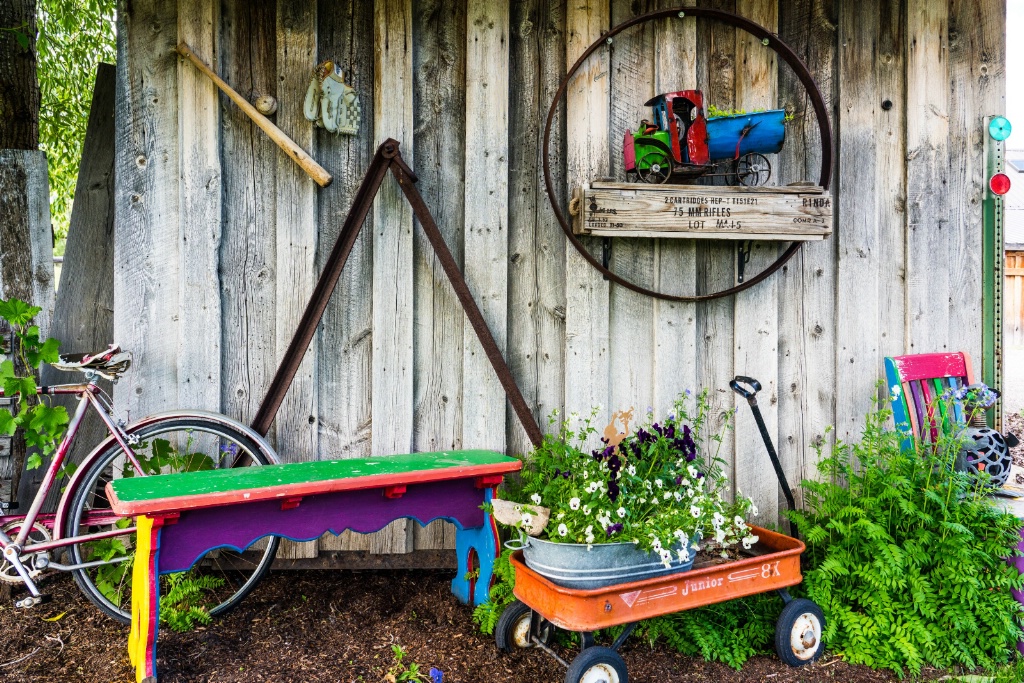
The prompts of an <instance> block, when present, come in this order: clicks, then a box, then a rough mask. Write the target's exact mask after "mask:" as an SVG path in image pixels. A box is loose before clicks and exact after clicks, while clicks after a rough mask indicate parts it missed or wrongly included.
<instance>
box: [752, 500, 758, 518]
mask: <svg viewBox="0 0 1024 683" xmlns="http://www.w3.org/2000/svg"><path fill="white" fill-rule="evenodd" d="M750 514H752V515H754V516H755V517H756V516H757V506H756V505H754V504H753V503H751V504H750Z"/></svg>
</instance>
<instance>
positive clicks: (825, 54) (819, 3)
mask: <svg viewBox="0 0 1024 683" xmlns="http://www.w3.org/2000/svg"><path fill="white" fill-rule="evenodd" d="M835 5H836V3H835V2H834V1H833V0H799V1H798V2H793V3H780V5H779V37H780V38H782V39H783V40H785V41H786V42H787V44H789V45H790V46H791V47H792V48H793V49H794V50H795V51H796V52H797V54H798V55H800V57H801V59H803V60H804V63H806V64H807V65H808V67H809V68H810V69H811V73H812V75H813V76H814V79H815V82H816V83H817V84H818V88H819V89H820V90H821V93H822V96H823V97H824V98H825V104H826V106H827V107H828V109H829V111H830V112H831V111H832V110H833V106H834V103H835V100H836V92H835V90H836V86H837V83H838V79H837V78H836V74H835V69H836V65H837V55H836V49H837V45H836V37H837V29H838V27H837V21H838V17H837V15H836V14H835V12H836V6H835ZM779 106H780V107H781V108H783V109H785V110H786V112H787V113H788V114H791V115H792V116H793V118H792V120H791V121H790V122H789V123H788V124H787V130H786V145H785V147H784V148H783V150H782V152H781V153H780V154H779V164H778V165H779V176H778V178H779V184H780V185H786V184H789V183H791V182H797V181H802V180H812V181H814V182H817V180H818V177H819V174H820V171H821V136H820V134H819V131H818V124H817V121H816V119H815V116H814V111H813V108H812V107H811V106H810V100H809V97H808V94H807V91H806V90H805V88H804V87H803V85H802V84H801V83H800V81H799V80H798V79H797V78H796V75H795V74H794V73H793V72H792V70H791V69H789V67H788V66H783V65H780V66H779ZM833 130H835V129H833ZM833 178H835V176H833ZM834 189H835V183H834V181H833V190H834ZM786 246H787V245H783V246H782V247H780V249H785V248H786ZM835 253H836V240H835V238H832V239H828V240H824V241H822V242H808V243H805V244H804V245H803V247H802V248H801V249H800V251H799V252H798V253H797V254H796V255H795V256H794V257H793V259H792V260H791V261H790V262H789V263H788V264H787V265H785V266H783V269H782V271H781V272H780V273H779V274H778V275H776V276H774V277H777V278H778V281H779V298H778V306H779V308H778V311H779V312H778V315H779V391H778V396H779V409H778V410H779V438H778V443H776V448H777V450H778V453H779V459H780V460H781V462H782V466H783V471H784V472H785V473H786V478H787V479H788V480H789V483H790V486H792V487H793V492H794V494H795V495H796V496H797V502H798V504H800V499H801V498H800V497H801V489H800V488H799V482H800V480H801V479H803V478H806V477H813V476H814V474H815V472H816V469H815V467H814V465H815V454H814V450H813V449H814V447H815V446H816V445H823V446H824V445H825V444H826V439H830V438H831V437H832V432H826V428H827V427H829V426H832V425H833V424H834V423H835V322H834V316H835V310H836V292H835V262H836V257H835ZM785 504H786V503H785V500H784V499H783V498H781V496H780V500H779V505H780V507H781V506H784V505H785Z"/></svg>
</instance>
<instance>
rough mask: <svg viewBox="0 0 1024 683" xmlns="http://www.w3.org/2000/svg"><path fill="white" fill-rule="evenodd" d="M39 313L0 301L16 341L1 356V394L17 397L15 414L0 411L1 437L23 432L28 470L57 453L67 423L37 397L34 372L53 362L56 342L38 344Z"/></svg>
mask: <svg viewBox="0 0 1024 683" xmlns="http://www.w3.org/2000/svg"><path fill="white" fill-rule="evenodd" d="M41 310H42V309H41V308H39V307H38V306H29V305H28V304H27V303H25V302H24V301H20V300H18V299H9V300H4V299H0V318H2V319H4V320H6V321H7V322H8V323H9V324H10V326H11V329H12V330H13V331H14V336H15V339H16V342H15V344H14V348H13V349H3V350H2V355H0V388H2V389H3V391H4V395H6V396H15V395H16V396H17V397H18V402H17V412H15V413H13V414H12V413H9V412H8V411H6V410H0V435H6V436H11V435H13V434H14V433H15V432H17V431H18V430H19V429H21V430H23V434H24V436H25V444H26V445H27V446H28V448H29V449H30V451H31V452H30V454H29V456H28V461H27V466H28V468H29V469H35V468H37V467H39V466H40V465H41V464H42V462H43V458H44V457H46V456H49V455H50V454H52V453H53V451H54V450H56V448H57V445H58V444H59V443H60V440H61V438H62V437H63V436H64V430H65V428H66V427H67V424H68V413H67V411H66V410H65V409H64V407H63V406H51V405H50V404H49V403H48V402H47V401H46V400H44V397H42V396H39V395H38V394H36V380H35V374H34V372H33V371H35V370H38V369H39V364H40V363H54V362H56V361H57V358H58V353H57V345H58V344H57V340H56V339H47V340H46V341H41V340H40V339H39V328H38V327H37V326H36V325H34V324H32V323H33V320H34V319H35V316H36V315H38V313H39V312H40V311H41ZM15 361H17V365H16V364H15ZM62 474H66V472H64V473H62Z"/></svg>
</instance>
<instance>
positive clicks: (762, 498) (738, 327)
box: [733, 0, 779, 525]
mask: <svg viewBox="0 0 1024 683" xmlns="http://www.w3.org/2000/svg"><path fill="white" fill-rule="evenodd" d="M736 12H737V13H738V14H740V15H741V16H744V17H747V18H748V19H750V20H751V21H754V22H756V23H758V24H760V25H761V26H764V27H765V28H767V29H768V30H769V31H772V32H775V31H777V29H778V22H779V16H778V5H777V4H776V2H775V1H774V0H737V2H736ZM777 81H778V78H777V73H776V55H775V52H774V51H772V50H770V49H768V48H767V47H765V46H764V45H762V44H761V41H759V40H757V39H756V38H755V37H754V36H752V35H750V34H748V33H746V32H744V31H737V32H736V108H737V109H744V110H747V111H750V110H755V109H769V108H771V107H774V106H775V103H776V101H777V99H778V97H777V90H778V85H777ZM774 161H775V162H776V164H775V165H776V166H777V165H778V164H777V159H774ZM773 175H774V174H773ZM769 182H770V183H771V184H776V183H777V179H774V178H773V179H772V180H770V181H769ZM750 247H751V249H750V260H749V262H748V263H747V264H746V268H745V276H746V277H751V276H752V275H754V274H756V273H759V272H761V271H762V270H764V269H765V268H767V267H768V266H770V265H771V264H772V262H774V261H775V259H776V258H777V257H778V245H776V244H774V243H770V242H752V243H751V244H750ZM778 283H779V281H778V278H777V277H771V278H768V279H767V280H766V281H764V282H762V283H760V284H758V285H755V286H754V287H752V288H751V289H748V290H746V291H743V292H740V293H739V294H737V295H736V304H735V310H734V318H733V320H734V326H733V329H734V331H735V337H734V344H735V346H734V351H733V362H734V368H735V371H736V374H738V375H747V376H750V377H754V378H756V379H757V380H758V381H760V382H761V386H762V387H763V391H762V392H761V394H760V396H759V400H758V406H759V407H760V409H761V414H762V415H763V416H764V421H765V424H766V425H767V426H768V433H769V434H770V435H771V438H772V441H773V442H774V443H778V433H779V432H778V425H779V418H778V368H779V365H778V336H779V318H778V310H779V304H778V292H779V284H778ZM767 458H768V455H767V453H765V449H764V444H763V442H762V440H761V435H760V432H759V431H758V428H757V425H756V424H754V418H753V415H751V414H750V411H749V410H746V409H745V406H741V409H740V410H739V411H738V414H737V416H736V461H735V462H736V465H735V467H736V479H735V482H736V489H737V491H742V492H743V493H744V495H747V496H749V497H750V498H751V499H752V500H753V501H754V504H755V505H756V506H757V508H758V514H757V515H755V516H754V520H755V521H756V523H758V524H772V525H773V524H777V523H778V514H777V513H778V511H777V502H778V498H779V488H778V481H777V480H776V478H775V477H772V476H771V471H770V470H768V469H767V466H768V465H769V464H770V463H769V462H768V460H767Z"/></svg>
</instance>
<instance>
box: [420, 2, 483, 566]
mask: <svg viewBox="0 0 1024 683" xmlns="http://www.w3.org/2000/svg"><path fill="white" fill-rule="evenodd" d="M413 7H414V11H413V16H414V19H413V35H414V36H415V38H414V40H413V65H414V73H415V74H416V77H415V79H414V81H413V88H414V90H413V92H414V98H415V101H416V102H417V103H418V104H417V106H416V110H415V112H414V117H413V120H414V121H415V130H416V141H415V144H416V161H417V163H416V172H417V174H418V175H419V177H420V182H419V183H418V186H419V189H420V192H421V193H422V195H423V199H424V201H425V202H426V203H427V206H428V207H429V208H430V212H431V214H432V215H433V216H434V220H435V221H436V222H437V227H438V229H439V230H440V231H441V234H442V236H443V237H444V239H445V242H446V243H447V244H448V247H449V249H450V250H451V252H452V255H453V256H454V257H455V259H456V261H457V262H458V263H460V264H461V263H462V262H463V256H462V254H463V228H464V227H465V226H466V222H465V220H464V208H463V207H464V206H465V205H466V202H465V194H466V189H465V176H466V174H467V172H468V173H469V174H470V175H471V176H479V175H481V174H483V176H484V177H483V178H480V179H479V180H478V181H477V182H486V175H485V169H484V168H483V167H482V166H481V162H482V161H483V159H482V158H481V149H478V148H475V147H467V144H466V143H467V140H466V127H465V125H466V110H467V108H466V69H467V61H468V60H467V58H466V45H467V44H466V29H467V24H466V3H465V2H463V1H462V0H419V1H418V2H417V3H415V4H414V6H413ZM478 111H479V112H480V114H479V116H486V110H483V109H481V110H478ZM467 149H469V150H470V151H469V155H468V156H467V154H466V150H467ZM417 226H418V223H417ZM413 253H414V261H415V264H416V270H415V275H414V278H415V279H414V286H415V290H416V291H415V306H414V308H415V312H416V313H415V314H416V321H415V325H414V333H413V334H414V343H413V367H414V368H415V370H414V375H413V385H414V387H415V392H416V394H415V406H416V409H415V423H414V424H415V426H414V448H415V449H416V450H417V451H436V450H443V449H448V448H461V447H462V444H463V430H462V410H463V396H464V392H463V324H464V321H465V314H464V313H463V311H462V305H461V304H460V303H459V301H458V298H457V297H456V296H455V292H454V291H453V290H452V288H451V287H449V286H448V277H447V276H446V275H445V274H444V269H443V268H442V267H441V264H440V262H439V261H438V259H437V256H436V254H435V253H434V249H433V247H431V246H430V241H429V240H427V236H426V234H425V233H424V232H423V231H422V230H421V229H420V228H419V227H417V228H416V229H415V230H414V233H413ZM463 272H465V271H463ZM470 334H471V335H472V331H470ZM454 529H455V528H454V527H453V526H452V525H451V524H449V523H447V522H442V521H436V522H431V523H430V524H428V525H427V526H426V527H420V526H419V525H415V526H414V528H413V534H414V543H415V547H416V548H417V549H433V548H442V547H446V546H447V547H452V548H454V547H455V545H454V543H455V531H454Z"/></svg>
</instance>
